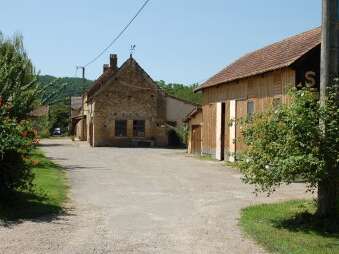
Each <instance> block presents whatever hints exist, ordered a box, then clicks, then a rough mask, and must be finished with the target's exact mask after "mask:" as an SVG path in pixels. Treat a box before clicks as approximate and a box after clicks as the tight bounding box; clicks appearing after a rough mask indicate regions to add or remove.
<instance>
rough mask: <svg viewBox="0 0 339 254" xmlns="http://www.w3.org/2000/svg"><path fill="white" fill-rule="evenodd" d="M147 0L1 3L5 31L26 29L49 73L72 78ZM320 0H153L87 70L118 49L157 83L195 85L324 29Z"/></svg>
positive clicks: (0, 24) (92, 74) (94, 71)
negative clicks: (245, 58) (270, 47)
mask: <svg viewBox="0 0 339 254" xmlns="http://www.w3.org/2000/svg"><path fill="white" fill-rule="evenodd" d="M143 2H144V0H123V1H122V0H120V1H118V0H96V1H94V0H58V1H50V0H18V1H10V0H1V4H0V30H1V31H2V32H3V33H4V34H5V35H12V34H13V33H15V32H20V33H22V34H23V36H24V43H25V46H26V48H27V51H28V53H29V56H30V57H31V58H32V60H33V63H34V64H35V66H36V68H37V69H38V70H40V71H41V73H42V74H50V75H55V76H73V75H74V73H75V66H76V65H82V64H85V63H87V62H88V61H90V60H91V59H92V58H93V57H94V56H95V55H97V54H98V52H99V51H100V50H102V49H103V48H104V47H105V46H107V44H108V43H109V42H110V41H111V40H112V38H113V37H114V36H115V35H116V34H117V33H118V32H119V31H120V30H121V28H122V27H123V26H124V25H125V24H126V23H127V22H128V21H129V19H130V18H131V17H132V16H133V15H134V14H135V12H136V11H137V9H138V8H139V7H140V6H141V5H142V3H143ZM320 20H321V0H256V1H254V0H236V1H234V0H167V1H165V0H151V1H150V3H149V5H148V6H147V7H146V9H145V10H144V12H143V13H142V14H141V15H140V16H139V17H138V18H137V19H136V22H135V23H133V24H132V26H131V27H130V28H129V29H128V30H127V32H126V33H125V34H124V35H123V36H122V38H121V39H120V40H119V41H118V42H117V43H116V44H115V45H114V46H113V47H112V48H111V49H110V50H109V52H107V53H106V54H105V55H104V56H102V57H101V58H100V59H98V61H96V62H95V63H94V64H92V65H91V66H89V67H88V69H87V70H86V71H87V78H90V79H95V78H96V77H97V76H98V75H99V74H100V73H101V71H102V64H104V63H106V62H107V61H108V54H109V53H117V54H118V57H119V64H121V63H122V62H123V61H125V60H126V58H127V57H128V56H129V48H130V45H131V44H136V52H135V58H136V59H137V61H138V62H139V63H140V64H141V65H142V66H143V67H144V69H145V70H146V71H147V72H148V73H149V74H150V75H151V76H152V77H153V79H155V80H160V79H163V80H165V81H166V82H181V83H193V82H197V81H202V80H204V79H206V78H208V77H210V76H211V75H213V74H215V73H216V72H217V71H219V70H220V69H221V68H223V67H225V66H226V65H228V64H229V63H231V62H232V61H234V60H235V59H237V58H238V57H240V56H242V55H243V54H245V53H247V52H249V51H252V50H255V49H257V48H260V47H262V46H265V45H267V44H269V43H272V42H275V41H277V40H280V39H283V38H285V37H287V36H290V35H294V34H296V33H299V32H303V31H305V30H308V29H311V28H314V27H317V26H319V25H320Z"/></svg>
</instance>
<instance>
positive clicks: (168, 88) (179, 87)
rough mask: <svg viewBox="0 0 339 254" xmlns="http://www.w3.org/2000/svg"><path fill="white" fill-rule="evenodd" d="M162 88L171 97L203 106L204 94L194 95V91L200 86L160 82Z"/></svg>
mask: <svg viewBox="0 0 339 254" xmlns="http://www.w3.org/2000/svg"><path fill="white" fill-rule="evenodd" d="M157 84H158V85H159V87H160V88H162V89H163V90H164V91H165V92H166V93H168V94H169V95H172V96H175V97H178V98H180V99H183V100H186V101H190V102H193V103H196V104H201V101H202V94H201V93H194V90H195V89H196V88H198V86H199V85H198V84H193V85H184V84H175V83H168V84H166V82H165V81H163V80H160V81H158V82H157Z"/></svg>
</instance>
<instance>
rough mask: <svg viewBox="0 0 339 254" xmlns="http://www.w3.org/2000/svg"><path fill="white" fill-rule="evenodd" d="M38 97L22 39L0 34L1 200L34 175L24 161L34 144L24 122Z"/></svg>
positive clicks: (24, 186) (27, 184)
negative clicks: (6, 37)
mask: <svg viewBox="0 0 339 254" xmlns="http://www.w3.org/2000/svg"><path fill="white" fill-rule="evenodd" d="M38 94H39V85H38V82H37V79H36V75H35V72H34V68H33V66H32V64H31V61H30V60H29V58H28V57H27V55H26V53H25V50H24V48H23V43H22V38H21V37H20V36H14V37H13V38H12V39H5V38H4V37H3V36H2V34H0V198H1V199H3V198H5V197H9V196H10V195H9V194H11V193H13V192H14V191H18V190H27V189H30V188H31V187H32V179H33V176H32V174H31V170H30V168H29V167H28V166H27V165H26V163H25V160H26V157H27V156H28V155H29V153H30V151H31V149H32V147H33V145H34V143H35V142H36V139H35V133H34V132H33V131H32V126H31V125H30V123H29V122H28V121H26V120H25V118H26V117H27V113H29V112H30V111H31V110H32V109H33V106H34V104H35V103H36V97H37V96H38Z"/></svg>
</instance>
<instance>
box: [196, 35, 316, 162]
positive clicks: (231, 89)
mask: <svg viewBox="0 0 339 254" xmlns="http://www.w3.org/2000/svg"><path fill="white" fill-rule="evenodd" d="M320 37H321V29H320V28H316V29H313V30H311V31H307V32H304V33H302V34H299V35H296V36H292V37H290V38H287V39H285V40H283V41H280V42H277V43H274V44H272V45H269V46H267V47H265V48H262V49H259V50H257V51H255V52H252V53H250V54H247V55H245V56H243V57H242V58H240V59H238V60H237V61H235V62H234V63H233V64H231V65H229V66H227V67H226V68H225V69H223V70H222V71H220V72H219V73H217V74H216V75H214V76H213V77H211V78H210V79H209V80H207V81H206V82H205V83H204V84H202V85H201V86H200V87H199V88H198V89H197V90H196V92H202V93H203V105H202V124H201V126H202V127H201V144H202V145H201V154H210V155H212V156H213V157H215V158H216V159H218V160H229V161H234V160H235V155H236V154H237V153H241V152H242V151H243V150H244V149H245V145H244V143H243V142H242V140H241V130H240V126H239V125H237V124H236V123H235V121H234V120H235V119H239V118H242V117H246V116H247V115H251V114H253V113H255V112H261V111H264V110H266V109H268V108H271V107H274V105H275V104H279V103H288V101H289V97H288V94H287V93H288V91H289V90H290V89H291V88H293V87H297V88H302V87H308V88H310V89H312V90H314V91H317V90H318V88H319V79H320V75H319V73H320ZM193 119H194V118H193ZM191 131H192V130H191ZM191 136H192V135H191Z"/></svg>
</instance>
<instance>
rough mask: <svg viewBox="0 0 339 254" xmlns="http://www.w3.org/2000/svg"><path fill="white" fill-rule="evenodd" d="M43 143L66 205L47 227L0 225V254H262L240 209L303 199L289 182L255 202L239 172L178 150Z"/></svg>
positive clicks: (300, 187) (37, 223) (35, 223)
mask: <svg viewBox="0 0 339 254" xmlns="http://www.w3.org/2000/svg"><path fill="white" fill-rule="evenodd" d="M42 143H43V147H42V148H43V150H44V151H45V152H46V153H47V155H48V156H49V157H50V158H52V159H53V160H55V161H56V162H57V163H59V164H61V165H62V166H64V167H65V168H66V169H67V172H68V176H69V179H70V185H71V194H70V200H71V202H70V206H71V207H70V208H69V209H68V211H67V213H66V214H65V215H63V216H59V217H58V218H56V219H55V220H52V221H44V220H42V221H25V222H23V223H20V224H17V225H12V226H10V227H0V253H6V254H7V253H20V254H23V253H34V254H36V253H44V254H45V253H66V254H73V253H79V254H86V253H147V254H149V253H169V254H173V253H204V254H206V253H208V254H210V253H230V254H233V253H251V254H253V253H263V251H262V250H261V249H260V248H259V247H258V246H256V245H255V244H254V243H253V242H252V241H250V240H247V239H246V238H244V237H243V236H242V234H241V232H240V230H239V228H238V226H237V223H238V218H239V213H240V209H241V208H242V207H246V206H248V205H251V204H253V203H258V202H272V201H276V200H286V199H293V198H302V197H305V196H306V194H305V193H304V186H303V185H301V184H295V185H292V186H289V187H288V188H284V189H283V190H281V191H279V192H278V193H276V194H274V195H273V197H271V198H269V199H268V198H266V197H265V196H264V195H263V196H260V197H255V196H254V195H253V194H252V188H251V187H249V186H247V185H244V184H242V183H241V181H240V174H239V172H238V171H236V170H232V169H229V168H225V167H224V166H222V165H221V164H220V163H215V162H209V161H201V160H198V159H196V158H190V157H188V156H186V155H185V153H184V151H182V150H166V149H130V148H126V149H120V148H90V147H88V146H87V145H85V144H84V143H79V142H78V143H74V142H72V141H69V140H44V141H43V142H42Z"/></svg>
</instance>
